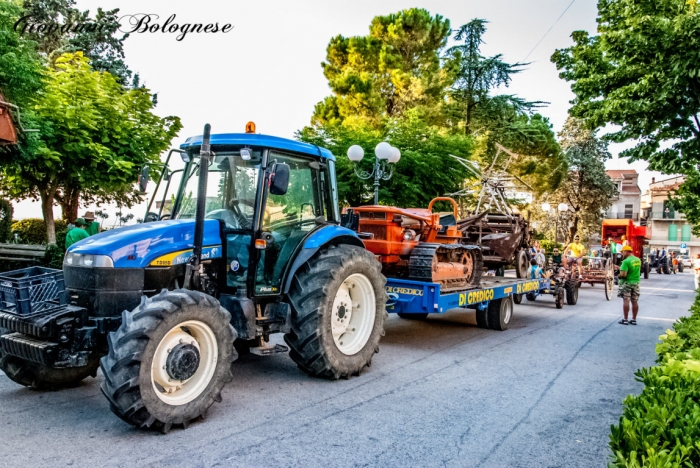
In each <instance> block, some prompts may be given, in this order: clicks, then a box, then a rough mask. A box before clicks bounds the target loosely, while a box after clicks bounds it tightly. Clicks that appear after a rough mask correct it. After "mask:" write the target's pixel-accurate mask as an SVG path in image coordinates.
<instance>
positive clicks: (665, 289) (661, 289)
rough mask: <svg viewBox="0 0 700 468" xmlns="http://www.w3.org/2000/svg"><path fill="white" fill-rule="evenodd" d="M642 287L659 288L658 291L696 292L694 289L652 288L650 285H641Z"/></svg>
mask: <svg viewBox="0 0 700 468" xmlns="http://www.w3.org/2000/svg"><path fill="white" fill-rule="evenodd" d="M641 289H654V290H658V291H678V292H695V291H693V290H692V289H669V288H650V287H648V286H641Z"/></svg>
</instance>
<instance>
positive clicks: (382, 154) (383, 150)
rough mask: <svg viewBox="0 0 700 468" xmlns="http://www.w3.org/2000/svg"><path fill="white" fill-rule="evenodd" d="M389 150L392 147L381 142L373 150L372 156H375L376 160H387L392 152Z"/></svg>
mask: <svg viewBox="0 0 700 468" xmlns="http://www.w3.org/2000/svg"><path fill="white" fill-rule="evenodd" d="M391 148H392V146H391V145H390V144H389V143H387V142H386V141H382V142H381V143H379V144H378V145H377V146H376V147H375V148H374V154H375V155H376V156H377V159H380V160H386V159H389V157H390V156H391V154H392V152H393V151H392V149H391Z"/></svg>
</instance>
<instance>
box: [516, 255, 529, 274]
mask: <svg viewBox="0 0 700 468" xmlns="http://www.w3.org/2000/svg"><path fill="white" fill-rule="evenodd" d="M529 265H530V262H529V261H528V259H527V252H526V251H524V250H518V251H517V252H516V254H515V275H516V276H517V277H518V278H525V277H527V269H528V268H529Z"/></svg>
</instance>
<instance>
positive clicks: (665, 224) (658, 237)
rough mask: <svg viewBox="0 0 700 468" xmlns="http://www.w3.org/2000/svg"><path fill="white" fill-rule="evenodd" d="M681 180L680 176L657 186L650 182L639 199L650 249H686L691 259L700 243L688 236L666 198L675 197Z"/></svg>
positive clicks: (687, 227) (699, 250)
mask: <svg viewBox="0 0 700 468" xmlns="http://www.w3.org/2000/svg"><path fill="white" fill-rule="evenodd" d="M684 180H685V178H684V177H683V176H678V177H672V178H670V179H665V180H660V181H658V182H657V181H656V180H655V179H651V184H650V185H649V190H647V192H646V193H645V194H644V195H643V196H642V216H643V217H644V218H646V221H647V233H649V234H651V241H650V242H649V246H650V247H651V248H652V249H653V248H658V249H661V248H666V249H667V250H671V251H681V250H682V246H683V245H685V249H686V250H685V253H687V254H689V255H690V257H691V258H693V257H695V254H698V253H700V239H698V238H697V237H696V236H694V235H693V234H692V233H691V228H692V226H691V225H690V224H689V223H688V222H687V221H686V220H685V216H684V215H683V213H679V212H678V211H676V210H675V209H674V207H673V204H672V203H671V201H670V200H669V195H670V194H673V193H675V191H676V190H678V187H679V186H680V185H681V184H682V183H683V181H684Z"/></svg>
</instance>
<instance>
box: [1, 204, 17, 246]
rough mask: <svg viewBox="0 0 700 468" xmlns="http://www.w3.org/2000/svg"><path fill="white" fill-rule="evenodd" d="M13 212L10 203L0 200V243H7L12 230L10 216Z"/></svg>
mask: <svg viewBox="0 0 700 468" xmlns="http://www.w3.org/2000/svg"><path fill="white" fill-rule="evenodd" d="M14 212H15V210H14V207H13V206H12V203H10V202H9V201H7V200H5V199H4V198H0V243H2V242H7V241H8V240H9V238H10V231H11V229H12V215H13V214H14Z"/></svg>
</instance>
